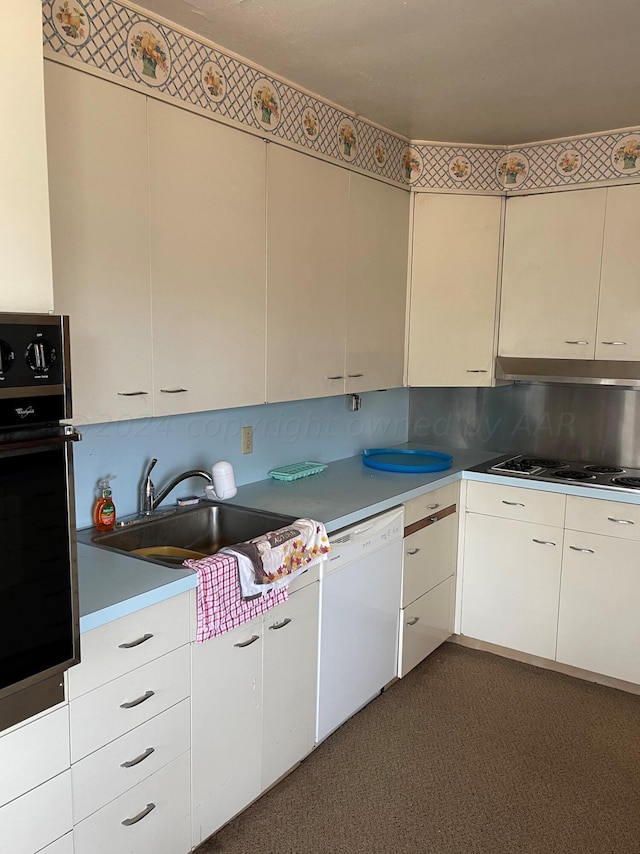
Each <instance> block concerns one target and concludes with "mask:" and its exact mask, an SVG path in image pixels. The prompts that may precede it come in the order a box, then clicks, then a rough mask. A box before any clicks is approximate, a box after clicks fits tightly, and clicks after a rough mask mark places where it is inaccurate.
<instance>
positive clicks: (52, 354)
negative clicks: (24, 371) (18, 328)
mask: <svg viewBox="0 0 640 854" xmlns="http://www.w3.org/2000/svg"><path fill="white" fill-rule="evenodd" d="M25 359H26V362H27V365H29V367H30V368H31V370H32V371H42V372H43V373H47V371H48V370H49V368H50V367H51V365H52V364H53V362H55V360H56V351H55V349H54V347H53V345H52V344H51V343H50V342H49V341H47V339H46V338H35V339H34V340H33V341H32V342H31V343H30V344H29V346H28V347H27V352H26V355H25Z"/></svg>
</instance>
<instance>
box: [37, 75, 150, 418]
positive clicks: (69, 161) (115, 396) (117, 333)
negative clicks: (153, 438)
mask: <svg viewBox="0 0 640 854" xmlns="http://www.w3.org/2000/svg"><path fill="white" fill-rule="evenodd" d="M46 98H47V125H48V133H47V140H48V151H49V178H50V185H51V227H52V243H53V268H54V277H55V310H56V311H58V312H61V313H63V314H68V315H69V316H70V329H71V372H72V377H73V411H74V420H75V421H76V422H79V423H85V422H96V421H108V420H121V419H125V418H141V417H144V416H148V415H151V414H152V381H151V294H150V283H149V184H148V162H147V143H146V107H145V98H144V96H143V95H139V94H138V93H136V92H132V91H131V90H129V89H125V88H124V87H122V86H114V85H113V84H112V83H108V82H106V81H104V80H100V79H98V78H97V77H92V76H91V75H89V74H84V73H82V72H80V71H76V70H74V69H71V68H66V67H64V66H62V65H57V64H55V63H53V62H47V63H46Z"/></svg>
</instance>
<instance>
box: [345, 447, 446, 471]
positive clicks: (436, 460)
mask: <svg viewBox="0 0 640 854" xmlns="http://www.w3.org/2000/svg"><path fill="white" fill-rule="evenodd" d="M362 462H363V463H364V464H365V466H368V468H370V469H377V470H378V471H395V472H401V473H404V474H422V473H423V472H432V471H446V469H448V468H451V465H452V463H453V457H452V456H451V454H442V453H440V452H439V451H413V450H409V449H397V448H365V450H364V451H362Z"/></svg>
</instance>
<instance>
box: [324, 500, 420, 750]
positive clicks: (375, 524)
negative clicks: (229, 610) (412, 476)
mask: <svg viewBox="0 0 640 854" xmlns="http://www.w3.org/2000/svg"><path fill="white" fill-rule="evenodd" d="M403 518H404V510H403V508H402V507H399V508H396V509H394V510H391V511H389V512H388V513H382V514H380V515H379V516H374V517H372V518H371V519H366V520H365V521H364V522H361V523H360V524H358V525H356V526H354V527H353V528H345V529H344V530H342V531H338V532H337V533H336V534H335V536H333V535H332V536H331V537H330V540H331V551H330V552H329V556H328V560H326V561H324V562H323V564H322V566H321V569H320V573H321V574H320V659H319V668H318V715H317V727H316V742H320V741H322V740H323V739H325V738H326V737H327V736H328V735H330V734H331V733H332V732H333V731H334V730H335V729H337V728H338V727H339V726H340V725H341V724H343V723H344V722H345V721H346V720H347V718H350V717H351V715H353V714H354V713H355V712H357V711H358V710H359V709H361V708H362V707H363V706H365V705H366V704H367V703H368V702H369V701H370V700H372V699H373V698H374V697H375V696H376V695H377V694H379V693H380V691H381V689H382V688H384V686H385V685H386V684H387V683H388V682H390V681H391V680H392V679H393V678H394V677H395V676H396V674H397V656H398V619H399V604H400V585H401V578H402V533H403Z"/></svg>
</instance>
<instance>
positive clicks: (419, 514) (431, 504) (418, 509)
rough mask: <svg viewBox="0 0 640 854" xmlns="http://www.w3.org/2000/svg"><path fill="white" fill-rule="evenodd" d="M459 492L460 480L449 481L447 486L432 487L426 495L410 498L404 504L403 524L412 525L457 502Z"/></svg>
mask: <svg viewBox="0 0 640 854" xmlns="http://www.w3.org/2000/svg"><path fill="white" fill-rule="evenodd" d="M459 494H460V482H459V481H456V482H455V483H449V484H447V486H441V487H440V488H439V489H434V490H433V491H432V492H427V493H426V495H421V496H419V497H418V498H412V499H411V501H407V502H406V503H405V505H404V526H405V528H406V527H408V526H409V525H413V523H414V522H418V521H419V520H420V519H424V518H425V517H427V516H433V514H434V513H438V512H440V511H441V510H444V509H445V508H446V507H450V506H451V505H452V504H457V503H458V496H459Z"/></svg>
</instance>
